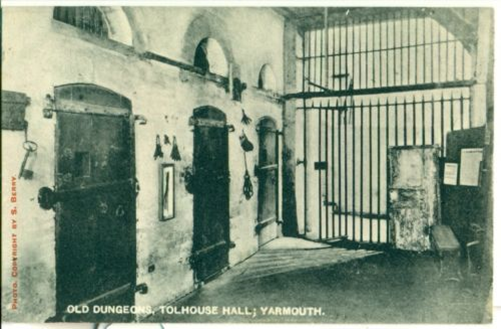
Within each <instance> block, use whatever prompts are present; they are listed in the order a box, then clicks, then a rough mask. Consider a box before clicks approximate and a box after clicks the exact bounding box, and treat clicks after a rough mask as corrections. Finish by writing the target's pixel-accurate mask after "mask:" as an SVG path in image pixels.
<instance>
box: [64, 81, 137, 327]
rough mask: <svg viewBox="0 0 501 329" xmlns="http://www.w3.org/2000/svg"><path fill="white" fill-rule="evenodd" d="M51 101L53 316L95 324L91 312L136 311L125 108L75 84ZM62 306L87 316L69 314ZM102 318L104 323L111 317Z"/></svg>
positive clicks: (122, 101)
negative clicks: (81, 309)
mask: <svg viewBox="0 0 501 329" xmlns="http://www.w3.org/2000/svg"><path fill="white" fill-rule="evenodd" d="M55 100H56V111H57V114H56V115H57V116H56V118H57V125H56V171H55V176H56V186H55V192H56V195H57V200H58V203H57V204H56V206H55V210H56V278H57V279H56V290H57V292H56V297H57V311H58V314H59V315H60V316H62V317H63V320H66V321H97V320H99V317H97V316H96V315H94V314H92V313H93V312H92V308H93V307H94V306H95V305H133V304H134V289H135V278H136V219H135V189H134V186H135V185H134V179H133V177H134V153H133V147H134V143H133V120H132V119H131V104H130V101H129V100H128V99H126V98H124V97H122V96H120V95H118V94H116V93H114V92H112V91H109V90H107V89H103V88H100V87H97V86H94V85H81V84H75V85H65V86H62V87H56V89H55ZM68 305H86V306H89V307H90V311H89V312H88V313H87V314H79V315H75V314H73V315H71V314H70V315H68V312H67V311H68V309H67V307H68ZM105 316H106V319H107V321H110V320H109V319H110V314H106V315H105ZM126 318H127V316H125V317H124V316H117V318H116V320H117V321H119V320H125V319H126ZM111 319H114V317H113V315H111Z"/></svg>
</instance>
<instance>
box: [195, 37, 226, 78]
mask: <svg viewBox="0 0 501 329" xmlns="http://www.w3.org/2000/svg"><path fill="white" fill-rule="evenodd" d="M193 64H194V65H195V66H196V67H198V68H200V69H202V70H203V71H204V72H210V73H215V74H219V75H222V76H228V60H227V59H226V55H225V53H224V50H223V48H222V47H221V45H220V44H219V42H217V40H215V39H213V38H205V39H203V40H202V41H200V43H199V44H198V46H197V49H196V50H195V58H194V63H193Z"/></svg>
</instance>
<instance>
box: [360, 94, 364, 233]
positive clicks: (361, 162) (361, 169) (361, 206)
mask: <svg viewBox="0 0 501 329" xmlns="http://www.w3.org/2000/svg"><path fill="white" fill-rule="evenodd" d="M363 216H364V102H363V100H362V101H361V102H360V242H363V241H364V220H363V219H364V218H363Z"/></svg>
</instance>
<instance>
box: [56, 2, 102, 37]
mask: <svg viewBox="0 0 501 329" xmlns="http://www.w3.org/2000/svg"><path fill="white" fill-rule="evenodd" d="M53 18H54V19H55V20H57V21H60V22H63V23H66V24H69V25H73V26H75V27H76V28H78V29H80V30H83V31H85V32H88V33H91V34H94V35H97V36H99V37H106V38H107V37H108V24H107V22H106V19H105V17H104V15H103V13H102V12H101V10H99V8H97V7H55V8H54V16H53Z"/></svg>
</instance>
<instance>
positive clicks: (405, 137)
mask: <svg viewBox="0 0 501 329" xmlns="http://www.w3.org/2000/svg"><path fill="white" fill-rule="evenodd" d="M404 146H407V97H405V98H404Z"/></svg>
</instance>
